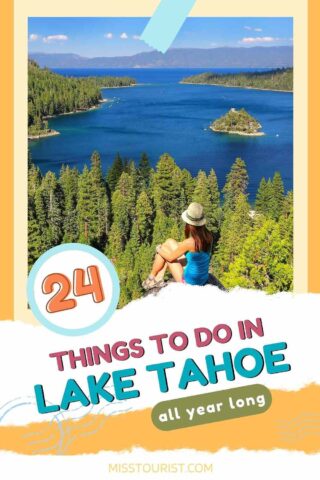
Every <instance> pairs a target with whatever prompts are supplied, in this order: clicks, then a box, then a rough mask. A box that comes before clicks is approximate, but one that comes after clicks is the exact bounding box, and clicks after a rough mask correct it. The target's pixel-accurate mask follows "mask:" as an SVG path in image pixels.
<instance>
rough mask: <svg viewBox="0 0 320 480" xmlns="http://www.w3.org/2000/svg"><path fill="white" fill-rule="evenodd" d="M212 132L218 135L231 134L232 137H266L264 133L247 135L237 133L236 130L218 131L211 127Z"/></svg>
mask: <svg viewBox="0 0 320 480" xmlns="http://www.w3.org/2000/svg"><path fill="white" fill-rule="evenodd" d="M209 128H210V130H212V131H213V132H216V133H229V134H231V135H241V136H243V137H263V136H265V133H264V132H256V133H245V132H237V131H236V130H216V129H215V128H214V127H212V126H210V127H209Z"/></svg>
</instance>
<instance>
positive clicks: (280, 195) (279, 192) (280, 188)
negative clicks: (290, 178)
mask: <svg viewBox="0 0 320 480" xmlns="http://www.w3.org/2000/svg"><path fill="white" fill-rule="evenodd" d="M272 190H273V215H272V218H274V219H275V220H279V216H280V214H281V211H282V208H283V203H284V198H285V195H284V185H283V181H282V177H281V174H280V173H279V172H275V174H274V176H273V180H272Z"/></svg>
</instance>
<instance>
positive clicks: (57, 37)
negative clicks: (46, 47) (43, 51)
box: [43, 35, 68, 43]
mask: <svg viewBox="0 0 320 480" xmlns="http://www.w3.org/2000/svg"><path fill="white" fill-rule="evenodd" d="M66 40H68V36H67V35H48V36H47V37H44V38H43V41H44V43H52V42H65V41H66Z"/></svg>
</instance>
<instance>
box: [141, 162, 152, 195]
mask: <svg viewBox="0 0 320 480" xmlns="http://www.w3.org/2000/svg"><path fill="white" fill-rule="evenodd" d="M150 174H151V166H150V162H149V158H148V155H147V154H146V153H143V154H142V155H141V158H140V161H139V165H138V188H139V192H141V191H142V190H146V189H148V187H149V185H150Z"/></svg>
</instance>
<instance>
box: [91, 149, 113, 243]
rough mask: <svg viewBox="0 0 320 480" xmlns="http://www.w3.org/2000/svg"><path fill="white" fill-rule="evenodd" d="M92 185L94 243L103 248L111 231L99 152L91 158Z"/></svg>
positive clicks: (92, 230)
mask: <svg viewBox="0 0 320 480" xmlns="http://www.w3.org/2000/svg"><path fill="white" fill-rule="evenodd" d="M90 183H91V196H90V203H91V222H90V223H91V226H90V229H91V232H92V242H93V244H94V245H95V246H96V247H100V248H102V246H103V245H104V244H105V241H106V236H107V233H108V230H109V215H110V208H109V201H108V197H107V190H106V185H105V182H104V179H103V174H102V167H101V159H100V155H99V153H98V152H93V154H92V157H91V169H90Z"/></svg>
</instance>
